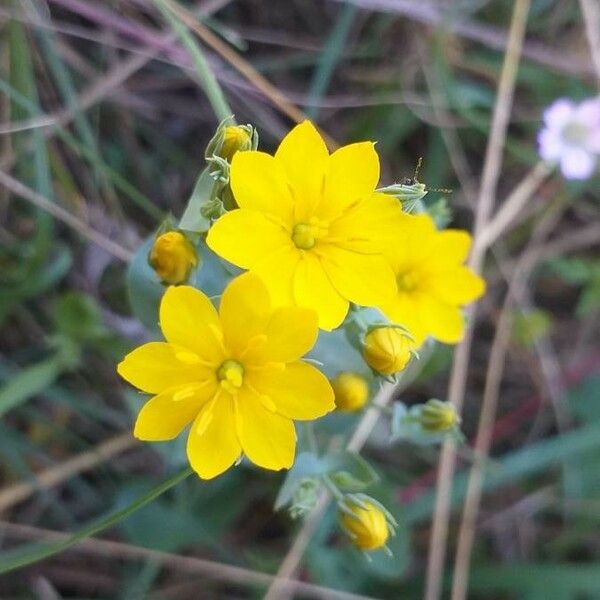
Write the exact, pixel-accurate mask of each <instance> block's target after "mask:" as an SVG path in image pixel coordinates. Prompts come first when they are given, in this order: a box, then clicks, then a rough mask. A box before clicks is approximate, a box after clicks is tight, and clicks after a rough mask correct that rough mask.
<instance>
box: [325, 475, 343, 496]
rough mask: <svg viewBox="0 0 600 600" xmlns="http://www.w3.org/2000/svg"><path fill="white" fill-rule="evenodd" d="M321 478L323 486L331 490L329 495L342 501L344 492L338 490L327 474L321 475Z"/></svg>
mask: <svg viewBox="0 0 600 600" xmlns="http://www.w3.org/2000/svg"><path fill="white" fill-rule="evenodd" d="M321 479H322V481H323V483H324V484H325V487H326V488H327V489H328V490H329V491H330V492H331V495H332V496H333V497H334V498H335V499H336V500H337V501H338V502H340V501H342V500H343V499H344V494H342V492H341V491H340V490H339V488H338V487H337V485H335V483H333V481H331V479H330V478H329V475H322V476H321Z"/></svg>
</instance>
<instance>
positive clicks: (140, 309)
mask: <svg viewBox="0 0 600 600" xmlns="http://www.w3.org/2000/svg"><path fill="white" fill-rule="evenodd" d="M153 243H154V236H150V237H149V238H148V239H147V240H145V241H144V243H143V244H142V245H141V246H140V247H139V248H138V249H137V251H136V253H135V255H134V257H133V260H132V261H131V263H130V264H129V267H128V269H127V292H128V295H129V304H130V305H131V310H132V311H133V314H134V315H135V316H136V317H137V318H138V319H139V320H140V321H141V322H142V323H143V324H144V325H145V326H146V327H147V328H148V329H149V330H150V331H152V332H154V333H158V332H159V328H158V307H159V304H160V300H161V298H162V296H163V294H164V292H165V288H164V286H163V285H162V284H161V283H160V281H158V277H157V276H156V273H155V272H154V271H153V270H152V267H150V265H149V264H148V252H150V249H151V248H152V244H153Z"/></svg>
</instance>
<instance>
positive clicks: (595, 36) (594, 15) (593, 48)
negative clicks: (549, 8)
mask: <svg viewBox="0 0 600 600" xmlns="http://www.w3.org/2000/svg"><path fill="white" fill-rule="evenodd" d="M579 4H580V6H581V12H582V13H583V19H584V21H585V31H586V34H587V38H588V43H589V45H590V54H591V55H592V62H593V64H594V69H595V70H596V79H597V80H598V82H597V83H598V86H599V87H600V4H599V3H598V2H597V0H596V1H595V0H579Z"/></svg>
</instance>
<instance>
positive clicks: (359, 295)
mask: <svg viewBox="0 0 600 600" xmlns="http://www.w3.org/2000/svg"><path fill="white" fill-rule="evenodd" d="M322 261H323V267H324V268H325V271H326V272H327V275H328V276H329V279H330V280H331V282H332V283H333V285H334V287H335V289H336V290H337V291H338V292H339V294H340V295H342V296H343V297H344V298H347V299H348V300H350V301H351V302H355V303H356V304H360V305H362V306H375V305H376V304H380V303H381V302H385V300H386V299H388V298H390V297H391V296H393V294H394V292H395V291H396V279H395V276H394V272H393V271H392V268H391V267H390V265H389V263H388V262H387V261H386V260H385V259H384V258H383V257H382V256H379V255H369V254H359V253H358V252H352V251H350V250H345V249H343V248H339V247H335V246H329V247H327V248H326V249H325V250H323V252H322Z"/></svg>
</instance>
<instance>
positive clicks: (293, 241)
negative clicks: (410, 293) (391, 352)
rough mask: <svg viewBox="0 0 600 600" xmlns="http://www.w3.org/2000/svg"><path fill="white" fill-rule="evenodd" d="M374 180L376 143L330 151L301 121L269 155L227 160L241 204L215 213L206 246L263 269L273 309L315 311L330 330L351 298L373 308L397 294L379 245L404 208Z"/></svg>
mask: <svg viewBox="0 0 600 600" xmlns="http://www.w3.org/2000/svg"><path fill="white" fill-rule="evenodd" d="M378 180H379V159H378V157H377V153H376V152H375V148H374V145H373V143H371V142H363V143H358V144H350V145H348V146H344V147H343V148H340V149H339V150H336V151H335V152H334V153H333V154H331V155H329V152H328V151H327V147H326V146H325V143H324V141H323V139H322V138H321V136H320V135H319V133H318V132H317V130H316V129H315V128H314V126H313V125H312V124H311V123H310V122H308V121H305V122H304V123H302V124H300V125H298V126H296V127H295V128H294V129H292V131H291V132H290V133H289V134H288V135H287V136H286V137H285V138H284V139H283V141H282V142H281V144H280V145H279V148H278V149H277V152H276V153H275V156H270V155H269V154H265V153H264V152H256V151H250V152H239V153H237V154H236V155H235V156H234V157H233V161H232V164H231V174H230V182H231V188H232V190H233V194H234V196H235V200H236V202H237V204H238V206H239V209H237V210H232V211H230V212H228V213H227V214H225V215H223V216H222V217H221V218H219V220H218V221H217V222H216V223H215V224H214V225H213V226H212V228H211V229H210V231H209V233H208V238H207V243H208V245H209V247H210V248H211V249H212V250H214V251H215V252H216V253H217V254H219V255H220V256H222V257H223V258H225V259H227V260H228V261H230V262H232V263H233V264H235V265H237V266H239V267H242V268H244V269H249V270H250V271H251V272H253V273H256V274H257V275H259V276H260V277H261V278H262V279H263V280H264V282H265V284H266V285H267V287H268V289H269V292H270V293H271V296H272V298H273V301H274V302H275V303H276V304H277V305H297V306H304V307H307V308H312V309H314V310H315V311H316V312H317V313H318V316H319V326H320V327H321V328H323V329H327V330H331V329H334V328H335V327H337V326H338V325H340V323H341V322H342V321H343V320H344V317H345V316H346V313H347V312H348V306H349V302H354V303H356V304H359V305H361V306H374V305H376V304H380V303H382V302H384V301H385V300H386V299H388V298H390V297H392V296H393V294H394V291H395V281H394V274H393V273H392V270H391V268H390V265H389V263H388V261H387V260H386V259H385V258H384V257H383V256H382V249H383V245H384V244H383V242H384V240H385V239H389V237H390V236H392V235H394V231H395V226H396V223H397V221H401V220H402V219H403V217H404V214H403V213H402V210H401V207H400V205H399V203H398V201H397V200H395V199H394V198H392V197H391V196H388V195H386V194H380V193H376V192H375V187H376V185H377V182H378ZM400 245H401V244H400Z"/></svg>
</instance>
